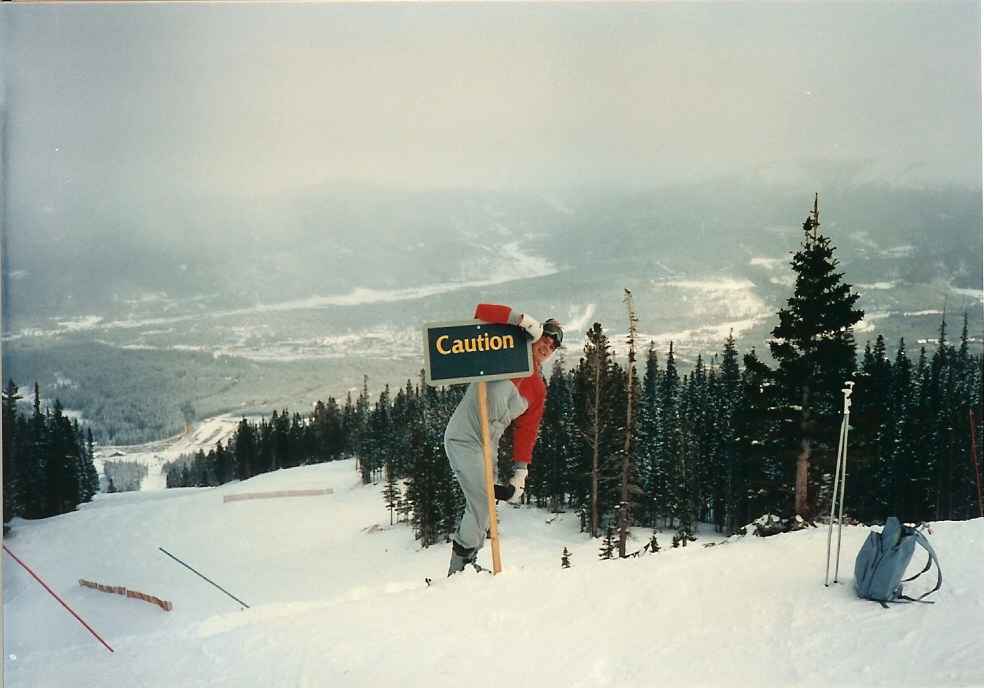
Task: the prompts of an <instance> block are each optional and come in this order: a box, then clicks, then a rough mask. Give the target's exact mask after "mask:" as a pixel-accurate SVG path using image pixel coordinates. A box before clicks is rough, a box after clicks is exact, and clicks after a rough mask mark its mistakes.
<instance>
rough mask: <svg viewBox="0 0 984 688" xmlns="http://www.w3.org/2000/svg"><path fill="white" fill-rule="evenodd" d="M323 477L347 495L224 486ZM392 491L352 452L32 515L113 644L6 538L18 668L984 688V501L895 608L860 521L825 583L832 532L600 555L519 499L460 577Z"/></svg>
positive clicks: (53, 566) (309, 681)
mask: <svg viewBox="0 0 984 688" xmlns="http://www.w3.org/2000/svg"><path fill="white" fill-rule="evenodd" d="M302 488H332V489H333V490H334V492H333V493H331V494H327V495H322V496H317V497H293V498H282V499H264V500H251V501H237V502H229V503H224V502H223V499H222V498H223V496H224V495H231V494H236V493H243V492H258V491H267V490H287V489H302ZM380 491H381V487H380V486H363V485H361V483H360V481H359V477H358V474H357V473H356V471H355V466H354V463H353V462H352V461H341V462H336V463H328V464H319V465H314V466H305V467H301V468H295V469H290V470H282V471H277V472H274V473H270V474H266V475H261V476H256V477H254V478H252V479H250V480H248V481H245V482H243V483H230V484H227V485H224V486H222V487H219V488H211V489H207V488H201V489H200V488H185V489H176V490H155V491H144V492H139V493H122V494H113V495H99V496H98V497H97V499H96V500H95V501H94V502H93V503H91V504H87V505H84V506H83V507H82V508H81V510H80V511H78V512H76V513H72V514H65V515H61V516H57V517H54V518H50V519H45V520H41V521H33V522H28V521H20V520H18V521H15V522H14V530H13V532H12V535H11V536H10V537H9V538H8V540H7V541H6V544H7V546H8V547H9V548H10V549H11V550H12V551H13V552H14V553H15V554H16V555H17V556H18V557H20V558H21V559H22V560H24V561H25V562H26V563H27V564H28V565H30V566H32V567H33V568H34V570H35V571H36V572H37V573H38V574H39V575H40V576H42V578H44V579H45V580H46V581H47V583H48V584H49V585H50V586H51V587H52V588H53V589H54V590H55V591H56V592H57V593H58V594H59V595H60V596H62V598H63V599H64V600H65V601H66V602H67V603H68V604H69V605H70V606H71V607H73V608H74V609H75V610H76V611H77V612H78V613H79V614H80V615H81V616H82V617H83V618H84V619H86V620H87V622H88V623H89V624H90V625H91V626H92V627H93V628H94V629H95V630H96V631H97V632H98V633H99V634H100V635H102V637H103V638H105V640H106V641H107V642H108V643H109V644H110V645H111V646H112V648H113V650H114V652H113V653H110V652H109V651H108V650H107V649H106V648H104V647H103V646H102V645H100V644H99V642H98V641H97V640H96V639H95V638H93V637H92V636H91V635H90V634H89V633H88V632H87V631H86V630H85V629H84V628H83V627H82V626H81V625H80V624H79V623H78V622H77V621H76V620H75V619H74V618H72V617H71V616H70V615H69V614H68V613H67V612H66V611H65V610H64V609H63V608H62V607H61V606H60V605H59V604H58V603H57V602H56V601H55V600H54V599H53V598H52V597H51V596H49V595H48V594H47V593H46V592H45V591H44V590H43V589H42V588H41V587H40V586H39V585H38V584H37V583H36V582H35V581H34V580H33V579H32V578H31V577H30V576H29V575H28V574H27V572H25V571H24V570H23V569H21V568H20V566H18V565H17V564H16V562H14V561H13V560H12V559H11V558H10V557H9V556H8V555H6V554H4V556H3V602H4V669H5V674H6V675H5V682H4V685H5V686H25V687H26V686H31V687H32V688H39V687H42V686H50V687H52V688H60V687H62V686H75V687H83V686H108V685H119V686H148V687H149V686H161V687H162V688H163V687H164V686H167V687H169V688H170V687H172V686H183V687H184V686H237V687H239V686H263V687H267V686H378V685H400V686H418V685H419V686H426V687H428V688H432V687H435V686H461V685H467V686H490V687H491V686H496V687H500V686H503V685H507V686H521V685H541V686H604V685H618V686H647V685H653V686H838V687H840V686H873V685H891V686H894V687H897V686H919V687H920V688H923V687H925V686H975V685H976V686H981V685H984V586H981V584H980V582H981V581H980V571H981V565H982V563H984V520H981V519H978V520H976V521H969V522H945V523H936V524H933V526H932V531H933V532H932V535H930V539H931V541H932V542H933V544H934V546H935V547H936V550H937V553H938V554H939V556H940V559H941V561H942V564H943V572H944V586H943V589H942V590H941V591H940V592H939V593H937V594H936V595H935V596H934V597H935V598H936V604H934V605H922V604H910V605H897V606H893V607H892V608H891V609H889V610H884V609H882V608H881V607H880V606H879V605H878V604H876V603H873V602H865V601H861V600H858V599H857V598H856V597H855V596H854V593H853V589H852V587H851V580H852V571H853V557H854V553H856V552H857V550H858V549H859V547H860V546H861V543H862V541H863V539H864V538H865V536H866V534H867V532H868V529H866V528H861V527H848V528H845V531H844V555H843V557H842V562H841V574H842V576H841V578H842V584H840V585H837V586H832V587H831V588H829V589H827V588H825V587H824V586H823V567H824V556H825V551H826V550H825V547H826V530H824V529H816V530H812V529H811V530H807V531H802V532H799V533H792V534H785V535H778V536H775V537H771V538H766V539H760V538H756V537H751V536H748V537H744V538H735V539H733V540H731V541H729V542H727V544H717V545H716V546H714V547H708V548H705V547H702V546H701V545H702V544H705V543H709V542H718V543H720V542H721V538H719V537H715V536H712V535H708V536H704V537H701V538H700V539H698V541H697V542H695V543H691V545H690V546H689V547H687V548H686V549H671V548H669V547H668V546H669V545H670V542H669V537H668V536H663V537H661V544H662V545H663V546H664V547H666V549H664V550H663V551H662V552H660V553H658V554H656V555H645V556H642V557H639V558H636V559H628V560H624V561H599V560H598V558H597V550H598V547H599V542H598V541H593V540H590V539H588V538H586V537H585V536H584V535H582V534H579V533H578V527H577V517H576V515H575V514H564V515H561V516H559V517H557V518H553V517H552V516H551V515H550V514H548V513H546V512H544V511H540V510H537V509H533V508H526V507H523V508H512V507H506V508H503V507H500V511H499V513H500V523H501V540H502V559H503V566H504V570H503V572H502V573H501V574H500V575H498V576H495V577H492V576H490V575H488V574H479V573H474V572H472V571H466V572H465V573H463V574H461V575H459V576H456V577H454V578H451V579H447V578H445V577H444V574H445V572H446V570H447V560H448V556H449V546H447V545H440V546H435V547H431V548H428V549H421V548H419V547H418V546H417V544H416V543H415V542H414V540H413V539H412V537H411V534H410V531H409V529H408V527H407V526H405V525H396V526H390V525H389V516H388V513H387V512H386V510H385V508H384V505H383V500H382V498H381V496H380ZM637 538H638V539H637V540H635V541H634V542H633V547H640V546H641V545H642V544H643V542H644V541H645V540H646V539H648V533H645V532H639V533H637ZM158 547H163V548H164V549H166V550H168V551H169V552H171V553H172V554H174V555H175V556H177V557H180V558H182V559H183V560H184V561H186V562H187V563H188V564H189V565H190V566H192V567H194V568H196V569H197V570H199V571H200V572H201V573H202V574H204V575H206V576H208V577H209V578H211V579H212V580H213V581H215V582H216V583H218V584H219V585H221V586H222V587H224V588H226V590H228V591H229V592H230V593H232V594H233V595H235V596H236V597H238V598H239V599H241V600H242V601H243V602H245V603H246V604H248V605H250V608H248V609H247V608H243V607H241V606H240V605H239V604H238V603H236V602H235V601H234V600H232V599H231V598H230V597H227V596H226V595H225V594H223V593H222V592H221V591H219V590H217V589H216V588H214V587H212V586H211V585H209V584H208V583H207V582H205V581H204V580H202V579H201V578H198V577H197V576H195V575H194V574H192V573H191V572H190V571H188V570H187V569H185V568H184V567H183V566H181V565H179V564H178V563H176V562H175V561H173V560H171V559H169V558H168V557H167V556H165V555H164V554H162V553H161V552H160V551H159V550H158ZM564 547H567V548H568V549H569V550H570V551H571V552H572V553H573V554H572V563H573V568H570V569H566V570H564V569H562V568H561V566H560V556H561V552H562V550H563V548H564ZM489 558H490V555H489V550H488V548H486V549H485V550H484V551H483V556H481V557H480V562H482V563H483V564H485V565H489ZM923 561H924V560H923V559H922V557H921V555H917V556H916V557H915V558H914V559H913V568H915V567H917V566H922V564H923ZM425 577H430V578H432V579H433V580H434V583H433V585H432V586H431V587H427V586H426V585H425V583H424V578H425ZM924 578H929V576H924ZM79 579H86V580H90V581H94V582H98V583H102V584H105V585H119V586H125V587H127V588H129V589H133V590H138V591H140V592H143V593H146V594H149V595H155V596H157V597H159V598H162V599H165V600H168V601H171V602H172V603H173V605H174V609H173V611H171V612H165V611H162V610H161V609H160V608H158V607H156V606H153V605H151V604H148V603H146V602H142V601H139V600H134V599H127V598H124V597H121V596H117V595H113V594H107V593H102V592H98V591H95V590H92V589H89V588H84V587H82V586H80V585H79V582H78V581H79ZM934 580H935V577H934ZM931 582H932V581H929V580H927V581H926V582H925V583H923V579H920V581H918V582H917V583H918V584H920V585H919V587H917V588H916V591H918V590H920V589H922V588H923V586H929V585H930V584H931Z"/></svg>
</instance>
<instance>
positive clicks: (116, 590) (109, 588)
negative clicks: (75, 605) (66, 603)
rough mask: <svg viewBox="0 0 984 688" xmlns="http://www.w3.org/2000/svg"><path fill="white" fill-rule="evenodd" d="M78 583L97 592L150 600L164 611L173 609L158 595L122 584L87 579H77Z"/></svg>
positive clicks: (171, 605)
mask: <svg viewBox="0 0 984 688" xmlns="http://www.w3.org/2000/svg"><path fill="white" fill-rule="evenodd" d="M79 585H81V586H82V587H84V588H92V589H93V590H98V591H99V592H108V593H112V594H114V595H122V596H123V597H129V598H130V599H134V600H143V601H144V602H150V603H151V604H156V605H157V606H158V607H160V608H161V609H163V610H164V611H166V612H169V611H171V610H172V609H174V605H173V604H171V603H170V602H168V601H167V600H162V599H161V598H159V597H154V596H153V595H148V594H146V593H142V592H137V591H136V590H127V589H126V588H124V587H123V586H122V585H103V584H101V583H93V582H92V581H87V580H83V579H81V578H80V579H79Z"/></svg>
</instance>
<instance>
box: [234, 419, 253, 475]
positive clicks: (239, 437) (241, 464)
mask: <svg viewBox="0 0 984 688" xmlns="http://www.w3.org/2000/svg"><path fill="white" fill-rule="evenodd" d="M234 437H235V441H234V444H235V447H236V448H235V452H234V453H235V460H236V474H237V475H238V476H239V479H240V480H247V479H249V478H251V477H252V476H253V475H254V468H255V467H256V459H257V445H256V429H255V428H254V427H253V425H251V424H250V422H249V421H248V420H246V419H245V418H243V419H242V420H240V421H239V425H238V426H237V427H236V434H235V436H234Z"/></svg>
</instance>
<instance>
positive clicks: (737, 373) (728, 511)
mask: <svg viewBox="0 0 984 688" xmlns="http://www.w3.org/2000/svg"><path fill="white" fill-rule="evenodd" d="M741 392H742V379H741V368H740V367H739V365H738V349H737V346H736V342H735V337H734V332H733V331H732V332H729V333H728V339H727V340H726V341H725V343H724V353H723V355H722V358H721V377H720V387H719V391H718V395H719V397H720V402H721V403H720V406H719V410H718V413H719V414H720V416H721V419H720V422H721V432H720V435H719V437H720V445H719V446H720V448H719V452H720V459H719V465H720V466H721V467H722V475H723V484H722V486H721V490H720V493H719V494H721V497H720V501H719V503H718V504H717V505H716V510H720V514H721V517H720V519H719V521H718V522H719V525H721V526H722V527H723V529H724V530H725V532H727V533H734V532H735V530H736V528H737V527H738V524H737V522H736V517H737V509H738V504H739V502H740V501H741V498H740V495H741V494H742V492H743V491H744V489H745V471H744V470H743V468H744V467H743V466H741V465H740V464H739V462H738V441H739V440H738V427H737V419H736V417H735V416H736V414H737V412H738V410H739V408H740V406H741V403H742V398H741Z"/></svg>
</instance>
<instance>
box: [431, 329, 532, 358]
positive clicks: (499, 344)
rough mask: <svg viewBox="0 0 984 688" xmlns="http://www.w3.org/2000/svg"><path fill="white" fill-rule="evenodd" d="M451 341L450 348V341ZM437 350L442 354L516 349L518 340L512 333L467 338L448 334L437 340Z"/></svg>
mask: <svg viewBox="0 0 984 688" xmlns="http://www.w3.org/2000/svg"><path fill="white" fill-rule="evenodd" d="M449 341H450V342H451V346H450V348H448V342H449ZM435 346H437V352H438V353H439V354H441V355H442V356H447V355H448V354H463V353H473V352H475V351H500V350H501V349H514V348H515V347H516V342H515V341H514V340H513V336H512V335H511V334H507V335H505V336H502V337H500V336H499V335H492V336H491V337H490V336H489V335H488V334H487V333H486V334H480V335H478V336H477V337H468V338H466V339H451V337H449V336H448V335H446V334H445V335H441V336H440V337H438V338H437V341H436V342H435Z"/></svg>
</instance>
